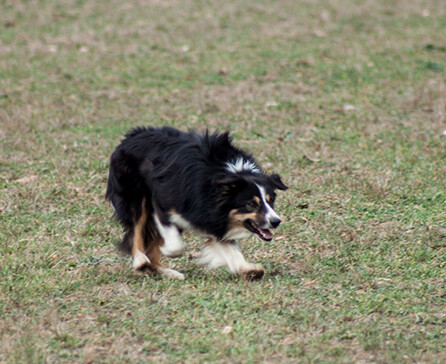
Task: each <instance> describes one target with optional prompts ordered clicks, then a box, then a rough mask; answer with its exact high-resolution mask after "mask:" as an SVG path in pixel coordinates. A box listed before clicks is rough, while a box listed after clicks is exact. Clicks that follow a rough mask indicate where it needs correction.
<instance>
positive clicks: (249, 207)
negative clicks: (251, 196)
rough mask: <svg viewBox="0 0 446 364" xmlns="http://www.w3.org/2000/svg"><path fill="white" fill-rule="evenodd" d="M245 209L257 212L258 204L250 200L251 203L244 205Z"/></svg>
mask: <svg viewBox="0 0 446 364" xmlns="http://www.w3.org/2000/svg"><path fill="white" fill-rule="evenodd" d="M246 207H247V208H248V209H249V210H257V209H258V208H259V204H258V203H257V202H256V201H254V200H252V201H249V202H248V204H247V205H246Z"/></svg>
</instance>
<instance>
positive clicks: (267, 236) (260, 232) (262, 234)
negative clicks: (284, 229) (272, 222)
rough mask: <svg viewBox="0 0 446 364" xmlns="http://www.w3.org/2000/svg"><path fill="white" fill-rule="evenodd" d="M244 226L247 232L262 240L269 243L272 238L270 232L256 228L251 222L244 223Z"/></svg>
mask: <svg viewBox="0 0 446 364" xmlns="http://www.w3.org/2000/svg"><path fill="white" fill-rule="evenodd" d="M244 225H245V227H246V228H247V229H248V230H249V231H251V232H253V233H254V234H257V235H258V236H260V239H262V240H265V241H270V240H271V239H272V238H273V233H272V232H271V231H270V230H268V229H262V228H260V227H258V226H257V225H256V224H255V223H254V222H253V221H252V220H247V221H245V223H244Z"/></svg>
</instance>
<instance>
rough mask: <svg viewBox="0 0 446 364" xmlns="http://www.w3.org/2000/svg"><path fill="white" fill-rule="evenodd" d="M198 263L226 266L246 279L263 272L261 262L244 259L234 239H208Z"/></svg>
mask: <svg viewBox="0 0 446 364" xmlns="http://www.w3.org/2000/svg"><path fill="white" fill-rule="evenodd" d="M198 263H199V264H202V265H207V266H208V267H209V268H212V269H213V268H218V267H226V268H227V269H228V271H229V272H231V273H233V274H238V275H240V276H242V277H244V278H246V279H248V280H257V279H260V278H262V277H263V274H264V272H265V271H264V269H263V267H262V265H261V264H254V263H248V262H247V261H246V259H245V257H244V256H243V254H242V252H241V251H240V248H239V246H238V244H237V242H236V241H235V240H226V241H216V240H210V241H209V242H208V243H207V246H206V247H205V248H204V249H203V251H202V253H201V256H200V258H199V259H198Z"/></svg>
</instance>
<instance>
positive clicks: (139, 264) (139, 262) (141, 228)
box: [132, 201, 150, 270]
mask: <svg viewBox="0 0 446 364" xmlns="http://www.w3.org/2000/svg"><path fill="white" fill-rule="evenodd" d="M146 223H147V211H146V207H145V204H144V201H143V204H142V209H141V216H140V217H139V219H138V221H137V222H136V224H135V226H134V227H133V245H132V256H133V268H134V269H138V270H141V269H144V268H146V267H147V265H150V260H149V258H147V255H146V254H145V253H144V251H145V247H144V240H145V237H144V235H145V233H144V232H145V226H146Z"/></svg>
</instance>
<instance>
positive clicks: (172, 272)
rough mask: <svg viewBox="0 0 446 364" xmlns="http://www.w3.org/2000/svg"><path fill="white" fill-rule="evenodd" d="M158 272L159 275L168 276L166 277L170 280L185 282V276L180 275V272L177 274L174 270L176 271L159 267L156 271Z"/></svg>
mask: <svg viewBox="0 0 446 364" xmlns="http://www.w3.org/2000/svg"><path fill="white" fill-rule="evenodd" d="M156 271H157V272H158V273H159V274H162V275H163V276H166V277H168V278H171V279H178V280H180V281H184V274H183V273H180V272H177V271H176V270H174V269H170V268H164V267H158V268H157V269H156Z"/></svg>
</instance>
